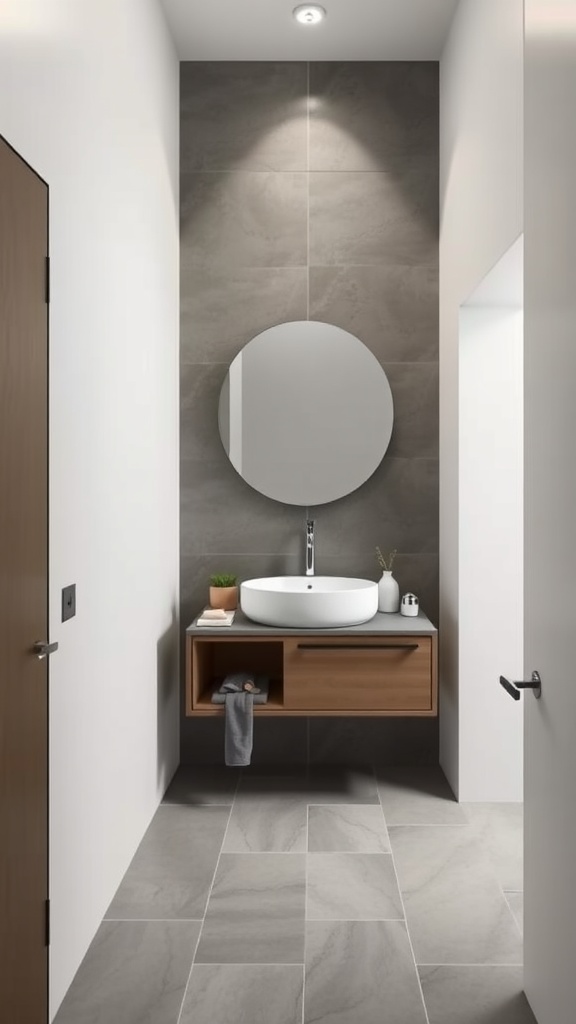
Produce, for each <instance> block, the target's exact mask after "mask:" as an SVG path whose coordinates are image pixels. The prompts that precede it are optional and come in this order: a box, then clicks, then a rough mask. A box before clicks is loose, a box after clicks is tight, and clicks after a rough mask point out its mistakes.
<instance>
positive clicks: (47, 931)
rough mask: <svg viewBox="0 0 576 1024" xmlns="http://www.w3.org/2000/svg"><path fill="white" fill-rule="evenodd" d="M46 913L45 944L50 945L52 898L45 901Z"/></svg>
mask: <svg viewBox="0 0 576 1024" xmlns="http://www.w3.org/2000/svg"><path fill="white" fill-rule="evenodd" d="M44 914H45V934H44V945H45V946H49V945H50V900H46V901H45V903H44Z"/></svg>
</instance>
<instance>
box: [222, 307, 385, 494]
mask: <svg viewBox="0 0 576 1024" xmlns="http://www.w3.org/2000/svg"><path fill="white" fill-rule="evenodd" d="M218 424H219V430H220V437H221V439H222V443H223V445H224V448H225V450H226V454H227V455H228V458H229V459H230V461H231V463H232V465H233V466H234V468H235V469H236V470H237V472H238V473H239V474H240V476H241V477H242V478H243V479H244V480H245V481H246V483H248V484H250V486H251V487H254V489H255V490H257V491H259V492H260V493H261V494H265V495H266V496H267V497H268V498H274V499H275V500H276V501H282V502H284V503H286V504H288V505H303V506H307V505H308V506H312V505H322V504H325V503H326V502H329V501H335V500H336V499H337V498H342V497H344V495H346V494H350V493H351V491H355V490H356V488H357V487H360V485H361V484H363V483H364V482H365V481H366V480H367V479H368V477H370V476H371V475H372V473H373V472H374V470H375V469H376V468H377V466H378V465H379V463H380V462H381V460H382V458H383V456H384V454H385V452H386V449H387V448H388V445H389V443H390V437H391V434H392V424H393V402H392V393H391V391H390V385H389V383H388V378H387V377H386V374H385V373H384V370H383V369H382V367H381V366H380V363H379V362H378V360H377V359H376V358H375V356H373V355H372V353H371V352H370V351H369V349H368V348H366V346H365V345H364V344H363V343H362V342H361V341H360V340H359V339H358V338H356V337H354V335H353V334H349V333H348V331H344V330H342V329H341V328H340V327H334V326H333V325H332V324H326V323H320V322H318V321H308V320H299V321H294V322H292V323H286V324H279V325H277V326H276V327H271V328H270V329H269V330H266V331H263V332H262V334H259V335H257V336H256V337H255V338H253V339H252V340H251V341H250V342H248V344H247V345H246V346H245V347H244V348H243V349H242V351H241V352H239V353H238V355H237V356H236V358H235V359H234V360H233V362H232V363H231V365H230V368H229V371H228V374H227V376H226V379H225V381H224V384H223V386H222V390H221V393H220V403H219V410H218Z"/></svg>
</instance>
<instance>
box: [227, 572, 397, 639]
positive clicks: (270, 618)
mask: <svg viewBox="0 0 576 1024" xmlns="http://www.w3.org/2000/svg"><path fill="white" fill-rule="evenodd" d="M240 607H241V608H242V611H243V612H244V614H245V615H247V616H248V618H249V619H253V620H254V622H262V623H263V624H264V625H266V626H287V627H288V628H292V629H298V628H303V629H330V628H331V627H336V626H357V625H358V624H359V623H361V622H368V620H369V619H372V618H373V617H374V615H375V614H376V612H377V611H378V584H377V583H374V582H373V581H372V580H356V579H348V578H347V577H344V576H271V577H269V578H268V579H259V580H246V582H245V583H242V584H241V585H240Z"/></svg>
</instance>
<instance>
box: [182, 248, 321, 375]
mask: <svg viewBox="0 0 576 1024" xmlns="http://www.w3.org/2000/svg"><path fill="white" fill-rule="evenodd" d="M307 276H308V274H307V269H306V267H230V266H223V267H219V266H215V265H212V266H209V267H203V266H189V265H187V266H184V265H183V266H182V274H181V299H180V308H181V323H180V327H181V329H180V359H181V362H182V364H186V363H196V362H205V363H217V362H224V363H226V364H229V363H231V362H232V360H233V359H234V358H235V356H236V355H237V354H238V352H239V351H240V349H241V348H243V346H244V345H246V344H247V343H248V342H249V341H250V339H251V338H253V337H254V336H255V335H256V334H260V333H261V331H265V330H267V329H268V328H269V327H274V326H275V325H276V324H279V323H287V322H289V321H292V320H305V319H306V301H307ZM183 368H184V366H183Z"/></svg>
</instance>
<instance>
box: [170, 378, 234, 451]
mask: <svg viewBox="0 0 576 1024" xmlns="http://www.w3.org/2000/svg"><path fill="white" fill-rule="evenodd" d="M227 373H228V364H227V363H182V366H181V372H180V456H181V458H182V459H183V460H184V459H192V460H194V459H198V460H203V461H218V460H221V458H222V455H223V453H224V449H223V447H222V442H221V440H220V434H219V433H218V399H219V397H220V389H221V387H222V383H223V381H224V378H225V377H226V374H227Z"/></svg>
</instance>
